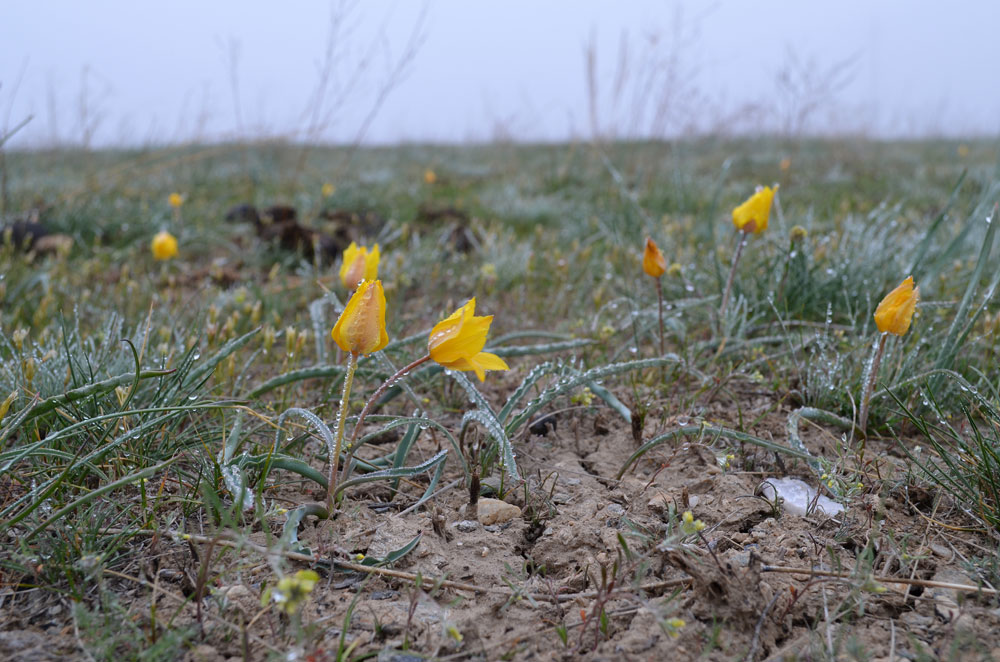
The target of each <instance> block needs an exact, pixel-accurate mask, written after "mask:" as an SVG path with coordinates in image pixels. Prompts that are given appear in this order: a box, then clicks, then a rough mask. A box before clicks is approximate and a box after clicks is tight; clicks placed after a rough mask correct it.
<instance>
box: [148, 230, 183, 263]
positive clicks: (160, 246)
mask: <svg viewBox="0 0 1000 662" xmlns="http://www.w3.org/2000/svg"><path fill="white" fill-rule="evenodd" d="M149 248H150V250H151V251H152V252H153V259H154V260H169V259H170V258H172V257H175V256H176V255H177V238H176V237H174V235H172V234H170V233H169V232H167V231H166V230H161V231H160V232H158V233H156V236H155V237H153V241H152V242H151V243H150V245H149Z"/></svg>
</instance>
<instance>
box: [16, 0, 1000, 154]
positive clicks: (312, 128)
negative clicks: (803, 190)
mask: <svg viewBox="0 0 1000 662" xmlns="http://www.w3.org/2000/svg"><path fill="white" fill-rule="evenodd" d="M961 4H962V7H961V8H960V11H959V10H956V11H954V12H951V13H943V12H941V11H940V10H939V8H938V6H937V5H936V4H932V3H930V2H915V3H907V2H902V1H901V0H896V1H892V2H885V3H878V4H877V5H876V6H869V4H868V3H864V2H861V1H860V0H853V1H851V2H846V3H839V4H838V5H836V6H835V7H833V6H818V5H815V6H813V5H810V6H800V5H799V4H797V3H793V2H789V1H786V0H770V1H767V2H761V3H755V4H754V5H753V6H750V5H746V4H743V3H736V2H718V3H714V4H711V5H706V4H702V3H696V2H688V1H677V2H667V3H654V2H636V3H629V4H627V5H624V6H611V5H606V4H604V3H600V2H580V3H573V2H568V1H562V2H552V3H546V4H545V5H543V6H541V7H536V6H535V5H534V4H533V3H528V2H523V1H522V2H512V3H504V4H503V5H502V6H501V5H499V4H493V3H490V4H475V5H467V4H465V3H461V2H458V1H457V0H439V1H436V2H427V3H422V4H417V3H404V2H393V1H391V0H380V1H378V2H370V3H333V4H332V5H322V6H320V5H312V6H308V7H295V8H294V9H291V10H284V11H282V12H274V11H269V6H267V5H264V4H263V3H250V4H249V5H243V4H240V3H236V2H234V1H226V2H220V3H214V4H212V5H210V6H206V7H202V6H199V5H198V4H197V3H194V2H190V1H187V2H180V3H175V4H173V5H171V6H170V7H169V8H163V9H162V10H161V12H160V13H157V14H151V13H150V11H149V7H148V6H132V5H127V6H124V7H123V6H120V5H118V4H117V3H114V2H110V1H108V0H104V1H100V2H95V3H92V4H88V5H87V6H77V5H75V4H73V3H70V2H57V3H52V4H49V5H46V6H45V7H37V6H19V7H17V8H16V9H13V10H12V11H11V17H10V19H9V22H8V24H7V27H6V30H5V31H6V32H7V33H8V34H7V35H6V37H7V38H6V39H5V40H4V44H5V46H4V58H3V60H2V64H0V122H2V123H0V135H5V134H7V133H8V132H9V131H11V130H12V129H13V128H15V127H17V126H18V125H19V124H20V123H21V122H22V121H24V120H25V118H27V117H29V116H31V117H32V118H33V119H32V120H31V121H30V122H29V123H28V124H27V125H26V126H24V128H22V129H21V130H20V131H19V132H18V133H17V134H16V135H15V136H14V137H13V138H11V140H10V141H9V143H8V144H7V145H6V146H7V147H8V148H12V149H24V148H45V147H58V146H89V147H137V146H144V145H165V144H184V143H192V142H228V141H243V140H251V141H253V140H271V139H278V140H291V141H299V142H315V143H324V144H352V143H355V142H360V143H361V144H365V145H387V144H397V143H443V144H451V143H456V144H462V143H484V142H485V143H488V142H491V141H495V140H505V141H508V140H509V141H516V142H527V143H533V142H564V141H570V140H581V139H593V138H601V139H675V138H680V137H697V136H703V135H723V136H755V135H762V134H766V135H785V136H789V137H803V136H814V137H815V136H819V137H835V136H840V135H847V136H863V137H868V138H877V139H899V138H903V139H919V138H927V137H953V138H959V137H992V136H996V135H997V134H998V132H1000V86H997V85H995V84H994V81H993V78H994V77H995V76H996V75H997V74H996V73H995V72H994V70H993V68H992V67H991V66H990V65H989V62H991V61H994V60H995V57H992V54H991V44H992V40H991V32H992V29H993V26H995V25H997V24H1000V20H998V19H1000V6H998V5H995V4H992V3H987V2H967V3H961ZM588 66H589V67H590V68H589V69H588ZM984 74H985V75H984Z"/></svg>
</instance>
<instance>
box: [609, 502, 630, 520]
mask: <svg viewBox="0 0 1000 662" xmlns="http://www.w3.org/2000/svg"><path fill="white" fill-rule="evenodd" d="M605 510H606V511H608V514H609V515H613V516H615V517H621V516H622V515H624V514H625V508H624V507H622V506H621V505H619V504H617V503H609V504H608V505H607V507H606V508H605Z"/></svg>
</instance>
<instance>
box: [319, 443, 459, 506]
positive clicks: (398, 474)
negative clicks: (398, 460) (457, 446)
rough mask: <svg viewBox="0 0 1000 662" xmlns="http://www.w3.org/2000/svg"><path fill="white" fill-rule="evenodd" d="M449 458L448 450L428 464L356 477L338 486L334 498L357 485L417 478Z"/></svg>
mask: <svg viewBox="0 0 1000 662" xmlns="http://www.w3.org/2000/svg"><path fill="white" fill-rule="evenodd" d="M447 458H448V449H444V450H441V451H439V452H438V453H437V454H436V455H434V457H432V458H430V459H429V460H427V461H426V462H421V463H420V464H417V465H414V466H412V467H401V468H399V469H383V470H382V471H373V472H371V473H368V474H362V475H361V476H356V477H354V478H351V479H350V480H345V481H344V482H342V483H338V484H337V490H336V493H335V494H334V497H336V496H337V494H340V493H341V492H343V491H344V490H346V489H347V488H348V487H354V486H355V485H361V484H362V483H370V482H372V481H376V480H386V479H394V478H410V477H411V476H416V475H418V474H421V473H423V472H425V471H428V470H429V469H433V468H435V467H437V466H438V465H439V464H442V463H443V462H444V461H445V460H446V459H447Z"/></svg>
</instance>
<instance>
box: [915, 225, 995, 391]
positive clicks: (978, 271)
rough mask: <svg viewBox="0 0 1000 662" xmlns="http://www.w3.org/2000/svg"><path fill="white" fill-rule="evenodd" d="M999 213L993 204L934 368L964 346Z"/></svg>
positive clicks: (934, 387) (937, 381) (935, 382)
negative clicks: (971, 312) (970, 272)
mask: <svg viewBox="0 0 1000 662" xmlns="http://www.w3.org/2000/svg"><path fill="white" fill-rule="evenodd" d="M996 215H997V205H994V206H993V210H992V211H991V212H990V215H989V216H988V217H987V218H986V235H985V236H984V237H983V245H982V248H981V249H980V251H979V259H978V260H977V261H976V266H975V269H973V271H972V275H971V276H970V277H969V285H968V287H966V288H965V294H964V295H963V296H962V301H961V303H959V304H958V310H957V311H956V312H955V317H954V319H953V320H952V323H951V327H950V328H949V329H948V335H947V337H946V338H945V340H944V343H942V345H941V351H940V353H939V354H938V360H937V362H936V363H935V364H934V368H935V369H937V370H944V369H947V368H950V367H951V364H952V362H953V361H954V360H955V355H956V354H957V353H958V350H959V349H960V348H961V346H962V340H964V338H965V335H966V334H967V333H968V330H969V329H971V326H969V327H966V331H965V333H962V328H963V327H965V326H966V319H967V317H968V314H969V308H970V307H971V306H972V299H973V296H974V295H975V293H976V289H978V286H979V280H980V278H982V275H983V271H985V269H986V265H987V263H988V262H989V258H990V252H991V251H992V249H993V239H994V237H995V236H996V230H997V223H994V222H993V221H994V220H996V218H995V217H996ZM996 285H997V279H996V277H994V280H993V282H992V283H991V285H990V287H989V290H988V292H987V296H986V298H985V299H984V301H983V304H982V305H983V306H985V305H986V304H987V303H988V302H989V300H990V299H991V298H992V296H993V293H994V291H995V288H996ZM981 311H982V307H981V308H980V309H979V310H978V311H977V312H976V314H975V316H974V317H973V322H974V321H975V318H977V317H978V316H979V314H980V312H981ZM941 379H942V378H941V377H940V376H935V377H934V378H933V379H932V380H931V382H930V387H931V391H932V392H935V393H936V392H937V391H938V389H939V388H940V386H941Z"/></svg>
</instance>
